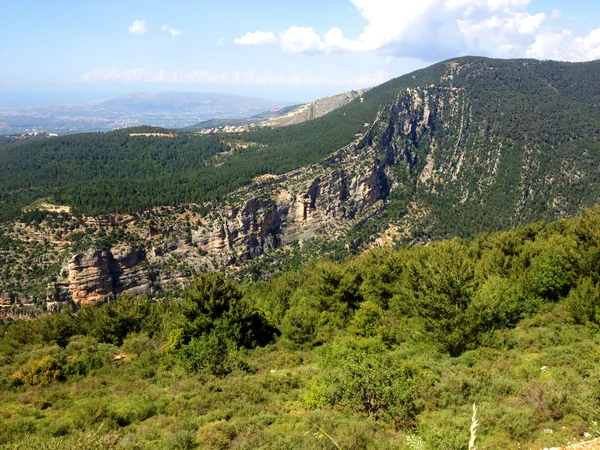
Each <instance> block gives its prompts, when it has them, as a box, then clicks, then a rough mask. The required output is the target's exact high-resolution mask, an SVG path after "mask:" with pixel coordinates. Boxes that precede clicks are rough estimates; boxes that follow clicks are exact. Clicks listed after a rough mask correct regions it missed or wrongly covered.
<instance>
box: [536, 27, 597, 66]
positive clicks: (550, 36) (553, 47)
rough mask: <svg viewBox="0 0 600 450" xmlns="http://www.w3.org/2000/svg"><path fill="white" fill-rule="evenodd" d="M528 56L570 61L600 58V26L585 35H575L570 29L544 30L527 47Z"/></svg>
mask: <svg viewBox="0 0 600 450" xmlns="http://www.w3.org/2000/svg"><path fill="white" fill-rule="evenodd" d="M526 56H528V57H530V58H538V59H565V60H568V61H590V60H593V59H600V28H597V29H595V30H592V31H591V32H590V34H589V35H588V36H585V37H573V34H572V33H571V32H570V31H569V30H548V31H544V32H542V33H539V34H538V35H537V36H536V38H535V42H533V43H532V44H531V45H530V46H529V47H528V48H527V50H526Z"/></svg>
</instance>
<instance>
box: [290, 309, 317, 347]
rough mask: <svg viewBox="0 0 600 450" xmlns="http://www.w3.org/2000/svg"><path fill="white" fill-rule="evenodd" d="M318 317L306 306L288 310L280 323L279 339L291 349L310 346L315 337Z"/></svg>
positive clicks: (315, 312)
mask: <svg viewBox="0 0 600 450" xmlns="http://www.w3.org/2000/svg"><path fill="white" fill-rule="evenodd" d="M319 318H320V315H319V313H318V312H317V311H315V310H314V309H311V308H310V307H309V306H308V305H304V304H302V305H298V306H294V307H293V308H290V309H289V310H288V312H287V313H286V315H285V317H284V318H283V321H282V322H281V327H280V329H281V337H282V338H283V339H285V340H286V341H287V342H288V343H289V344H291V346H292V347H303V346H311V345H312V344H313V343H314V341H315V339H316V337H317V326H318V323H319Z"/></svg>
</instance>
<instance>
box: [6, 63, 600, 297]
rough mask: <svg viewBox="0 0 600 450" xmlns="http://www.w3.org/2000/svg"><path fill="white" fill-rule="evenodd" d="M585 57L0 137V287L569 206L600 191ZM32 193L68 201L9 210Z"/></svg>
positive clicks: (207, 264) (331, 247)
mask: <svg viewBox="0 0 600 450" xmlns="http://www.w3.org/2000/svg"><path fill="white" fill-rule="evenodd" d="M599 65H600V62H591V63H580V64H571V63H558V62H552V61H546V62H540V61H534V60H491V59H485V58H473V57H465V58H459V59H455V60H450V61H446V62H443V63H439V64H436V65H434V66H431V67H430V68H428V69H424V70H421V71H417V72H414V73H412V74H408V75H406V76H403V77H400V78H398V79H395V80H391V81H390V82H388V83H385V84H383V85H381V86H378V87H376V88H373V89H371V90H369V91H368V92H365V93H364V95H363V97H362V99H361V100H359V99H355V100H354V101H352V102H350V103H349V104H347V105H346V106H343V107H341V108H338V109H336V110H334V111H333V112H331V113H329V114H327V115H325V116H323V117H321V118H317V119H314V120H310V121H307V122H304V123H301V124H298V125H290V126H287V127H280V128H275V129H264V130H258V131H252V132H247V133H240V134H228V135H226V136H222V135H217V136H194V135H190V134H186V133H181V132H178V133H175V136H174V137H173V136H171V137H164V136H162V137H160V136H136V135H135V134H139V133H136V132H135V131H136V130H122V131H119V132H114V133H108V134H88V135H78V136H67V137H58V138H48V139H43V140H37V141H30V142H24V143H20V144H12V145H7V146H3V147H1V148H0V192H1V193H2V197H0V201H2V204H1V210H2V213H3V214H4V217H5V219H6V221H7V222H6V224H7V225H6V226H5V227H4V230H3V253H2V254H1V257H2V261H3V267H4V269H3V276H2V279H1V280H0V282H1V283H2V284H1V285H0V294H1V295H0V297H3V298H4V299H5V300H4V303H7V304H13V303H17V304H18V303H19V302H23V303H32V302H35V301H36V299H37V301H41V302H43V301H44V299H46V298H48V300H49V301H50V300H51V302H59V303H60V302H64V301H65V300H67V299H73V298H76V299H77V301H78V302H84V303H85V302H94V301H97V300H99V299H100V300H101V299H104V298H110V297H111V296H112V295H114V294H117V293H121V292H138V291H140V290H142V291H143V290H146V291H148V290H149V291H152V292H159V291H161V290H163V289H170V288H171V287H173V286H180V285H185V283H186V282H189V280H190V278H191V276H192V275H193V274H198V273H201V272H204V271H206V270H210V269H223V268H228V270H230V271H231V272H234V273H237V274H238V275H240V276H246V277H251V278H261V277H267V276H269V275H271V274H273V273H275V272H277V271H279V270H283V269H285V268H288V267H297V266H298V265H301V264H303V263H304V262H306V261H307V260H309V259H310V258H311V257H314V256H325V255H328V256H330V257H333V258H336V259H343V258H345V257H347V256H348V255H349V254H353V253H359V252H361V251H363V250H364V249H365V248H366V247H368V246H371V245H382V244H385V243H386V242H387V243H398V242H404V243H424V242H429V241H431V240H434V239H439V238H442V237H451V236H462V237H468V236H473V235H475V234H476V233H478V232H487V231H494V230H501V229H508V228H511V227H514V226H516V225H518V224H520V223H527V222H530V221H534V220H540V219H547V220H549V219H553V218H557V217H567V216H571V215H574V214H576V213H577V212H578V211H581V210H582V208H584V207H589V206H592V205H593V204H595V203H596V202H597V201H598V198H599V195H600V179H599V176H598V173H597V171H596V170H595V169H594V168H595V167H598V165H599V163H600V143H599V141H598V138H599V131H600V114H599V112H598V104H599V100H600V99H599V96H600V89H599V86H600V71H599V70H598V69H599ZM138 131H139V130H138ZM169 133H170V132H163V134H169ZM132 134H134V136H132ZM40 202H45V203H50V204H59V205H60V204H63V205H66V206H69V207H71V208H72V211H73V213H74V216H70V215H66V214H65V213H64V212H63V213H56V212H54V213H48V212H44V213H38V214H37V215H36V213H35V212H33V211H29V212H28V213H26V215H25V217H23V219H22V220H20V221H17V222H14V223H13V224H11V223H12V222H10V221H11V220H13V219H15V218H18V217H19V215H21V214H22V212H21V211H22V210H23V208H25V209H28V210H35V209H36V206H35V205H37V204H39V203H40ZM108 213H110V215H109V216H104V215H106V214H108ZM124 213H125V214H124ZM81 214H85V215H86V216H89V215H94V216H102V217H80V215H81ZM40 240H41V241H42V242H44V247H43V249H42V248H40V247H39V246H38V247H36V246H35V245H34V243H37V242H39V241H40ZM40 252H42V253H44V254H45V255H47V256H46V257H45V258H43V259H41V260H40V259H39V254H40ZM36 255H37V256H36ZM34 261H37V262H35V263H34ZM16 275H18V276H16Z"/></svg>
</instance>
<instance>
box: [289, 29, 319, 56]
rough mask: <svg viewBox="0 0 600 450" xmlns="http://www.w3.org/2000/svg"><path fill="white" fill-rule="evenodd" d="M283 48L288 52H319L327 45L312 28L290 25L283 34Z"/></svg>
mask: <svg viewBox="0 0 600 450" xmlns="http://www.w3.org/2000/svg"><path fill="white" fill-rule="evenodd" d="M281 48H282V49H283V51H284V52H286V53H305V54H311V53H319V52H323V51H325V50H326V48H327V46H326V45H325V44H324V43H323V42H322V41H321V38H320V37H319V35H318V34H317V33H315V30H313V29H312V28H304V27H290V28H288V29H287V30H286V31H285V32H284V33H283V34H282V35H281Z"/></svg>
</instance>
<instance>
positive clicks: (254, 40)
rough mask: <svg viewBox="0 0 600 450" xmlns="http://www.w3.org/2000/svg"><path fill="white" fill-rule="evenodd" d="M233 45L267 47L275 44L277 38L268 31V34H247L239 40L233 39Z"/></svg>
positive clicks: (261, 32) (258, 32)
mask: <svg viewBox="0 0 600 450" xmlns="http://www.w3.org/2000/svg"><path fill="white" fill-rule="evenodd" d="M233 43H234V44H238V45H269V44H277V38H276V37H275V35H274V34H273V33H271V32H270V31H269V32H268V33H265V32H264V31H255V32H254V33H250V32H248V33H246V34H245V35H244V36H242V37H241V38H236V39H234V40H233Z"/></svg>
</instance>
